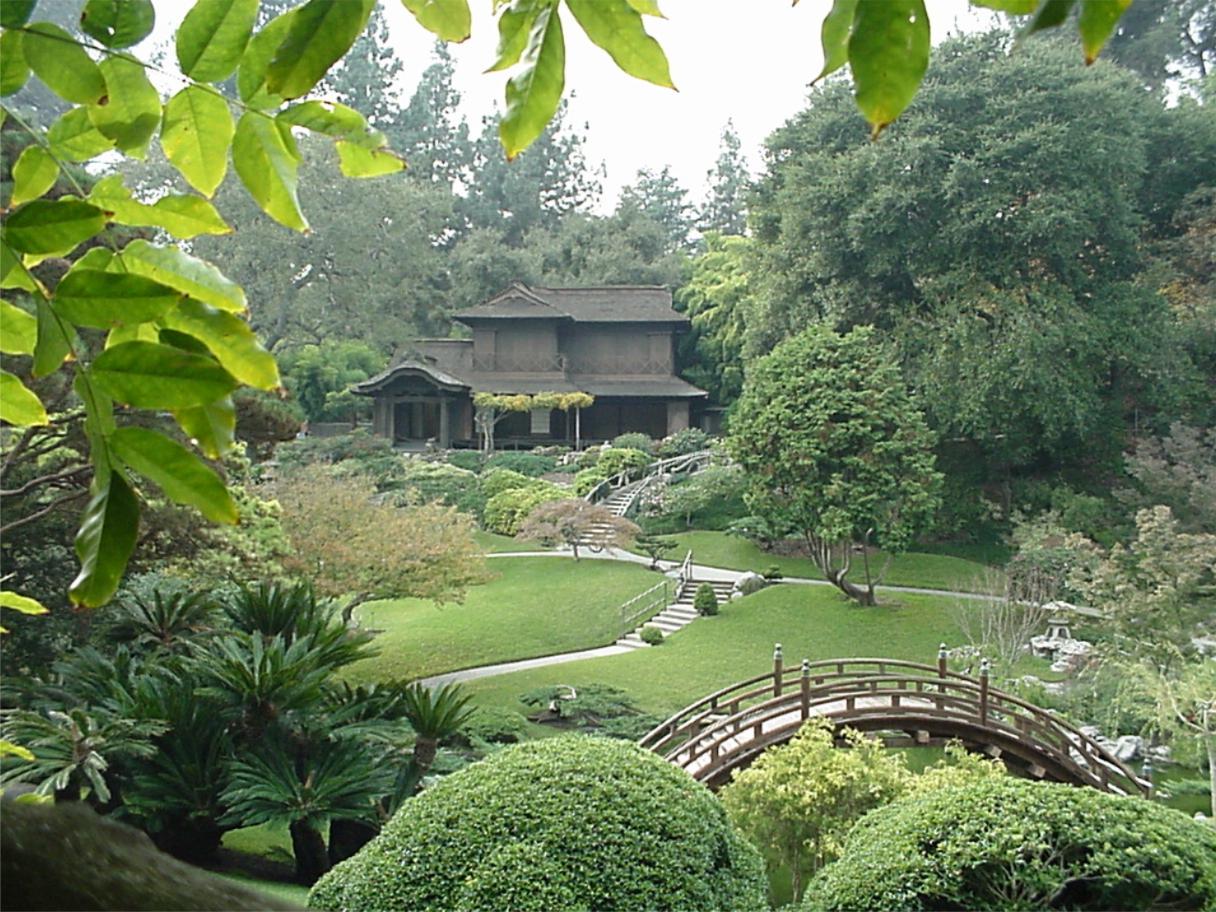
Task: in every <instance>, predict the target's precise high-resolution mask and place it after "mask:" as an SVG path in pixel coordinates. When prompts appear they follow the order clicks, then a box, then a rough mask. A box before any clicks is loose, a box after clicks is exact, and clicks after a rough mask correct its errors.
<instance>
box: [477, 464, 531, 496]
mask: <svg viewBox="0 0 1216 912" xmlns="http://www.w3.org/2000/svg"><path fill="white" fill-rule="evenodd" d="M535 483H536V479H535V478H531V477H529V476H528V475H525V474H524V473H523V472H516V471H514V470H512V469H489V470H487V471H485V472H483V473H482V475H481V491H482V493H483V494H485V495H486V497H493V496H494V495H495V494H501V493H502V492H503V491H511V490H513V489H515V488H526V487H528V485H531V484H535Z"/></svg>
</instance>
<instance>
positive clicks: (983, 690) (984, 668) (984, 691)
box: [980, 659, 990, 725]
mask: <svg viewBox="0 0 1216 912" xmlns="http://www.w3.org/2000/svg"><path fill="white" fill-rule="evenodd" d="M989 671H990V666H989V665H988V660H987V659H984V660H983V661H982V662H980V724H981V725H986V724H987V723H988V674H989Z"/></svg>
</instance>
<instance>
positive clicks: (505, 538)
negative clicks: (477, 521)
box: [473, 529, 549, 554]
mask: <svg viewBox="0 0 1216 912" xmlns="http://www.w3.org/2000/svg"><path fill="white" fill-rule="evenodd" d="M473 540H474V541H476V542H477V544H478V545H479V546H480V547H481V550H483V551H485V552H486V554H500V553H502V552H503V551H548V550H549V548H547V547H546V546H545V545H542V544H540V542H533V541H529V542H521V541H519V540H518V539H515V538H512V537H511V536H510V535H499V534H498V533H497V532H484V531H482V530H481V529H478V530H477V531H476V532H474V533H473Z"/></svg>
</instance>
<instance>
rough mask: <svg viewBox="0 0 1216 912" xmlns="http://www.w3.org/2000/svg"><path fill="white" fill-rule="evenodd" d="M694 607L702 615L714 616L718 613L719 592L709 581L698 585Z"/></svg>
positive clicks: (694, 597) (693, 601) (693, 598)
mask: <svg viewBox="0 0 1216 912" xmlns="http://www.w3.org/2000/svg"><path fill="white" fill-rule="evenodd" d="M692 607H693V608H695V609H696V611H697V614H699V615H701V617H713V616H714V615H715V614H717V613H718V593H716V592H714V587H713V586H711V585H710V584H709V583H702V584H701V585H700V586H698V587H697V592H696V595H694V596H693V597H692Z"/></svg>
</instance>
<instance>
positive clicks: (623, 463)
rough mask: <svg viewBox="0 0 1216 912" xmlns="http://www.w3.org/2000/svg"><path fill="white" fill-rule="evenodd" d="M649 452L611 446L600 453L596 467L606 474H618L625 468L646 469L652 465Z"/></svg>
mask: <svg viewBox="0 0 1216 912" xmlns="http://www.w3.org/2000/svg"><path fill="white" fill-rule="evenodd" d="M650 461H651V457H650V454H649V453H644V452H642V451H641V450H630V449H625V448H622V447H611V448H609V449H607V450H604V451H603V452H602V453H600V458H599V461H598V462H597V463H596V464H595V467H596V468H597V469H599V470H600V471H601V472H603V473H604V474H605V475H608V476H610V477H611V476H612V475H616V474H617V473H618V472H621V471H623V470H625V469H644V468H646V466H648V465H650Z"/></svg>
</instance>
